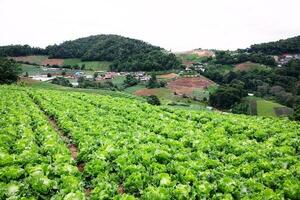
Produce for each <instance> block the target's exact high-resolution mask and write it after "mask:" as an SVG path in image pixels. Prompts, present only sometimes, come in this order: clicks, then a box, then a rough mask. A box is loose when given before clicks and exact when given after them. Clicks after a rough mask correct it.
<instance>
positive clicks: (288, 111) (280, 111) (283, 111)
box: [274, 107, 293, 116]
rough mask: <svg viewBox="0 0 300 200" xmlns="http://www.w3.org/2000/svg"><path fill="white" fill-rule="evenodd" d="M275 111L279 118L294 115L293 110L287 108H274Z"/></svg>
mask: <svg viewBox="0 0 300 200" xmlns="http://www.w3.org/2000/svg"><path fill="white" fill-rule="evenodd" d="M274 111H275V114H276V115H277V116H288V115H291V114H293V110H292V109H290V108H286V107H277V108H274Z"/></svg>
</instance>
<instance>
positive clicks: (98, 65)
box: [78, 61, 111, 71]
mask: <svg viewBox="0 0 300 200" xmlns="http://www.w3.org/2000/svg"><path fill="white" fill-rule="evenodd" d="M83 64H84V65H85V70H90V71H109V65H110V64H111V62H107V61H82V62H80V63H78V65H80V66H82V65H83Z"/></svg>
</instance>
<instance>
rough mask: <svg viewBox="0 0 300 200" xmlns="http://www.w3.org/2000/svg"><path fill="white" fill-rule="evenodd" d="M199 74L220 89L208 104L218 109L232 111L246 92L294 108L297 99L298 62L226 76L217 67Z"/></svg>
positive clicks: (299, 91)
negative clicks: (215, 83) (213, 82)
mask: <svg viewBox="0 0 300 200" xmlns="http://www.w3.org/2000/svg"><path fill="white" fill-rule="evenodd" d="M202 74H203V75H204V76H206V77H208V78H210V79H211V80H213V81H215V82H217V83H218V84H220V85H221V86H222V87H221V88H220V89H219V91H217V93H215V94H213V95H212V97H213V98H211V103H212V104H213V105H215V106H216V107H219V108H223V109H228V108H232V106H233V105H234V104H235V103H238V102H239V101H240V100H241V98H242V97H243V96H246V95H247V93H248V92H250V93H254V94H255V96H258V97H264V98H268V99H270V98H271V99H274V100H275V101H277V102H279V103H281V104H283V105H286V106H288V107H294V106H295V103H296V102H299V100H300V61H299V60H292V61H290V62H289V63H287V64H286V65H284V66H282V67H281V68H268V69H267V68H266V69H264V68H261V69H254V70H250V71H247V72H246V71H230V72H229V73H226V74H222V73H220V71H219V70H218V68H217V67H211V68H209V69H207V70H206V71H205V72H203V73H202ZM233 91H234V92H233ZM225 96H226V97H225ZM227 101H229V102H227Z"/></svg>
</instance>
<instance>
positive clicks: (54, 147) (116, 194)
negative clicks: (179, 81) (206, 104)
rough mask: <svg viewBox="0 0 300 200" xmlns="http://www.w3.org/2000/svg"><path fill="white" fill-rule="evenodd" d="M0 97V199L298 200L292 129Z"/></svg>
mask: <svg viewBox="0 0 300 200" xmlns="http://www.w3.org/2000/svg"><path fill="white" fill-rule="evenodd" d="M0 94H1V96H4V98H1V100H0V115H1V118H0V124H1V126H0V130H1V131H0V133H1V134H0V137H1V143H0V145H1V146H0V147H1V148H0V151H1V154H0V155H1V156H0V165H1V172H0V181H1V183H0V184H1V190H0V195H2V196H0V198H1V199H22V198H23V199H30V198H31V199H283V198H285V199H297V198H298V197H299V185H300V175H299V165H300V157H299V152H298V151H299V146H300V144H299V136H300V124H299V123H296V122H292V121H288V120H285V119H275V118H262V117H249V116H244V115H233V114H221V113H214V112H206V111H186V110H183V109H178V110H174V109H171V108H166V107H156V106H151V105H149V104H147V103H142V102H140V101H136V100H133V99H128V98H119V97H110V96H105V95H95V94H86V93H80V92H66V91H56V90H42V89H29V88H26V87H15V86H2V87H0ZM4 94H5V95H4ZM3 141H7V142H3ZM12 141H17V142H12ZM25 144H26V145H25ZM28 144H30V145H29V147H30V148H27V147H28ZM26 146H27V147H26ZM25 147H26V148H25ZM65 165H66V167H63V166H65ZM2 169H3V170H2ZM4 169H5V170H4Z"/></svg>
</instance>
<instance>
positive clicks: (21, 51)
mask: <svg viewBox="0 0 300 200" xmlns="http://www.w3.org/2000/svg"><path fill="white" fill-rule="evenodd" d="M46 54H47V52H46V51H45V49H42V48H36V47H31V46H29V45H7V46H0V57H6V56H29V55H46Z"/></svg>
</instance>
